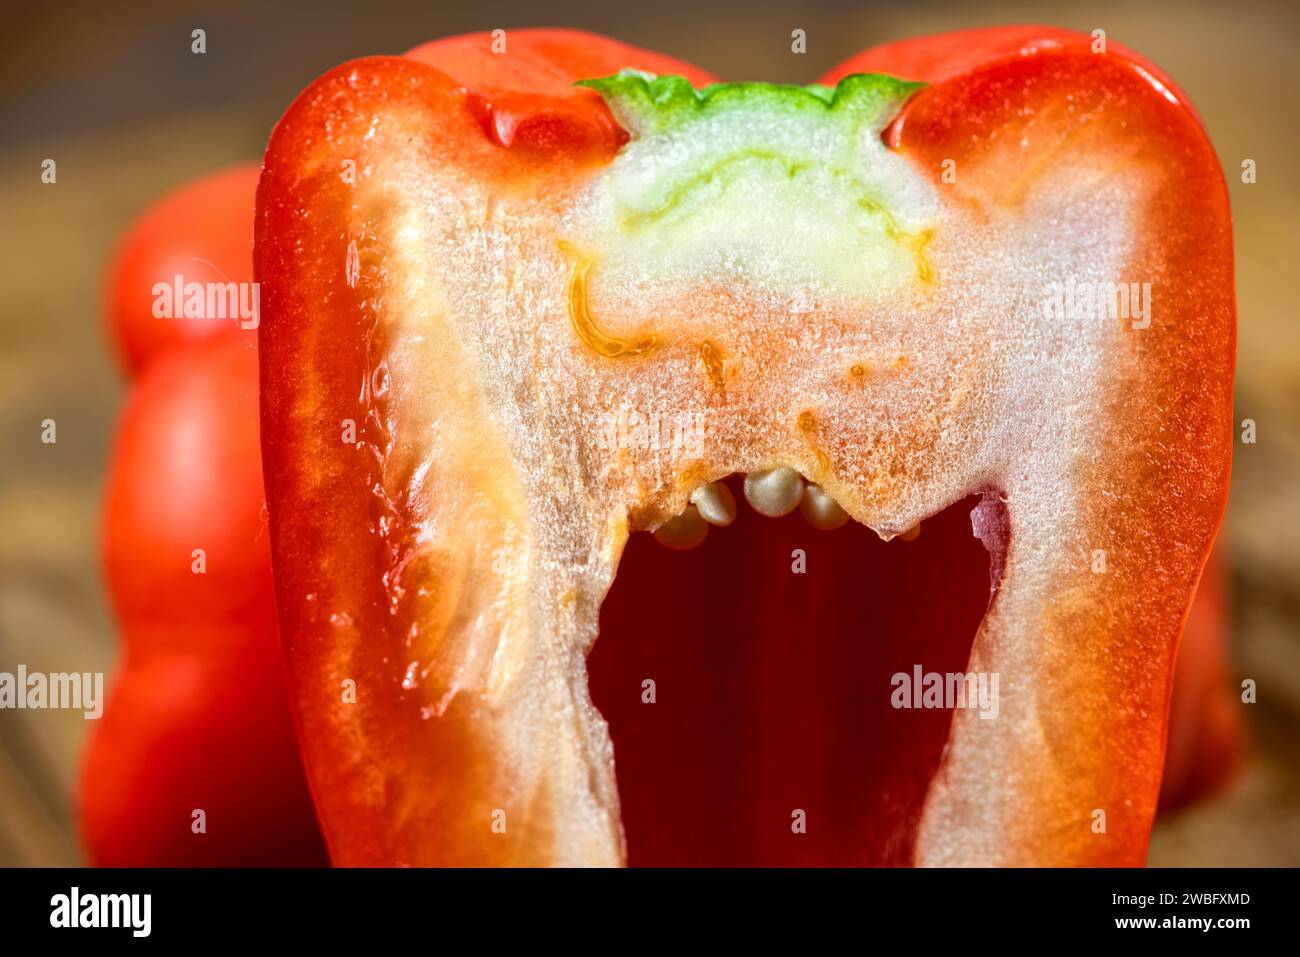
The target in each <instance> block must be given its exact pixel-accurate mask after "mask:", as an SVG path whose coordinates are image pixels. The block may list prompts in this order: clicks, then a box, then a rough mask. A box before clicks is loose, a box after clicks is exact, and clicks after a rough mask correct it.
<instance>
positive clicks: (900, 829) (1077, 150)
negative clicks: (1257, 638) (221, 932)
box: [255, 27, 1235, 864]
mask: <svg viewBox="0 0 1300 957" xmlns="http://www.w3.org/2000/svg"><path fill="white" fill-rule="evenodd" d="M502 39H504V44H505V46H504V48H502V47H501V41H502ZM494 44H495V46H494ZM882 74H883V75H882ZM579 81H581V82H580V83H579ZM710 83H711V78H710V77H709V76H708V75H707V74H705V73H703V72H702V71H700V70H698V69H696V68H693V67H691V66H688V65H686V64H682V63H678V62H675V61H671V60H668V59H666V58H664V57H660V56H657V55H655V54H651V53H646V52H644V51H640V50H636V49H633V48H629V47H626V46H624V45H622V44H619V43H615V42H613V41H610V40H605V39H602V38H599V37H594V36H591V35H588V34H580V33H572V32H567V31H509V32H508V33H507V34H506V35H505V37H504V38H502V37H497V38H496V39H495V40H494V38H493V37H491V36H489V35H474V36H466V37H458V38H454V39H451V40H444V41H438V42H436V43H431V44H428V45H426V46H422V47H419V48H417V49H415V50H413V51H411V52H410V53H408V54H407V55H405V56H402V57H375V58H367V59H363V60H357V61H354V62H351V63H347V64H344V65H343V66H341V67H339V68H337V69H336V70H333V71H331V72H330V73H328V74H326V75H325V76H323V77H322V78H320V79H319V80H317V81H316V82H315V83H314V84H312V86H311V87H309V88H308V89H307V91H306V92H305V93H303V94H302V95H301V96H300V97H299V99H298V100H297V101H296V102H295V104H294V105H293V106H292V107H291V108H290V110H289V111H288V112H287V113H286V115H285V116H284V118H283V119H282V120H281V122H280V124H279V125H278V126H277V128H276V131H275V133H274V135H273V136H272V139H271V142H270V145H269V147H268V150H267V154H266V159H265V166H264V173H263V177H262V181H261V184H260V186H259V189H258V201H257V224H256V249H255V270H256V275H257V278H258V280H259V281H260V282H261V283H262V288H263V300H262V302H263V326H262V332H261V384H262V399H261V401H262V440H263V452H264V461H265V476H266V483H267V493H268V501H269V505H270V517H271V532H272V552H273V558H274V562H275V570H276V591H277V600H278V604H279V611H280V623H281V635H282V639H283V641H284V642H285V645H286V648H287V651H288V656H289V662H290V672H291V684H292V686H293V694H294V698H295V702H296V706H297V709H298V714H299V719H300V727H301V732H302V740H303V745H304V750H305V757H306V761H307V766H308V774H309V777H310V779H311V782H312V786H313V789H314V793H315V795H316V799H317V805H318V809H319V811H320V814H321V818H322V825H323V828H324V831H325V834H326V838H327V841H328V843H329V846H330V850H331V855H332V858H333V860H334V861H335V862H336V863H341V864H571V863H595V864H613V863H619V862H623V861H627V862H629V863H633V864H636V863H650V864H658V863H708V864H719V863H722V864H726V863H730V864H746V863H748V864H771V863H822V864H870V863H889V864H907V863H917V864H952V863H963V864H969V863H979V864H1137V863H1140V862H1141V861H1142V860H1143V859H1144V856H1145V852H1146V844H1147V839H1148V834H1149V830H1150V826H1151V821H1152V817H1153V814H1154V811H1155V807H1156V800H1157V793H1158V790H1159V786H1160V779H1161V767H1162V762H1163V757H1164V743H1165V734H1166V719H1167V713H1168V705H1169V696H1170V692H1171V686H1172V681H1171V675H1172V674H1173V670H1174V661H1175V652H1176V649H1177V646H1178V641H1179V635H1180V632H1181V629H1182V624H1183V621H1184V618H1185V616H1186V614H1187V611H1188V608H1189V605H1190V603H1191V600H1192V596H1193V593H1194V591H1195V588H1196V584H1197V580H1198V577H1199V576H1200V574H1201V570H1202V566H1203V565H1204V562H1205V560H1206V556H1207V554H1208V552H1209V550H1210V547H1211V544H1212V542H1213V539H1214V535H1215V532H1216V529H1217V527H1218V524H1219V521H1220V518H1221V514H1222V510H1223V505H1224V501H1225V497H1226V493H1227V483H1228V472H1229V463H1230V455H1231V432H1232V430H1231V402H1232V376H1233V354H1234V337H1235V307H1234V302H1233V291H1232V249H1231V229H1230V220H1229V209H1228V201H1227V192H1226V189H1225V185H1224V182H1223V177H1222V174H1221V172H1220V170H1219V167H1218V163H1217V160H1216V159H1215V156H1214V152H1213V150H1212V148H1211V146H1210V144H1209V142H1208V140H1207V138H1206V136H1205V133H1204V131H1203V130H1202V128H1201V126H1200V123H1199V121H1198V120H1197V117H1196V115H1195V114H1194V112H1193V111H1192V110H1191V108H1190V107H1189V106H1187V105H1186V102H1185V99H1184V97H1183V96H1182V94H1181V93H1180V92H1179V91H1178V90H1177V88H1176V87H1175V86H1174V85H1173V83H1172V82H1171V81H1170V80H1169V79H1168V78H1167V77H1166V76H1164V75H1163V74H1162V73H1161V72H1160V71H1159V70H1158V69H1156V68H1155V67H1154V66H1152V65H1151V64H1149V63H1147V62H1146V61H1144V60H1142V59H1141V58H1140V57H1138V56H1136V55H1135V54H1133V53H1131V52H1129V51H1127V50H1124V49H1122V48H1120V47H1118V46H1117V45H1115V44H1111V45H1110V46H1109V48H1108V49H1106V50H1105V51H1104V52H1094V49H1093V41H1092V39H1091V38H1090V37H1085V36H1080V35H1077V34H1072V33H1068V32H1065V31H1059V30H1051V29H1044V28H1037V27H1034V28H1019V27H1017V28H1001V29H996V30H988V31H976V32H973V33H960V34H951V35H944V36H938V37H930V38H925V39H922V40H917V41H908V42H906V43H902V44H895V45H890V46H886V47H882V48H878V49H876V50H873V51H868V52H867V53H864V54H862V55H860V56H858V57H855V58H853V59H851V60H850V61H848V62H847V63H846V64H844V65H842V66H841V67H839V68H837V69H836V70H835V71H832V73H831V74H829V75H828V76H827V77H826V78H825V79H824V81H823V84H822V85H819V86H813V87H788V86H778V85H772V84H724V85H714V86H710V85H709V84H710ZM575 84H578V85H575ZM1103 292H1105V293H1106V298H1105V299H1102V298H1100V294H1101V293H1103ZM1120 292H1122V293H1123V298H1122V299H1121V298H1119V296H1118V294H1119V293H1120ZM741 475H744V476H745V479H744V481H743V482H742V481H741V479H740V478H739V476H741ZM728 476H733V477H732V478H730V479H729V478H728ZM742 492H743V494H744V496H745V498H746V499H748V501H749V503H750V505H751V506H752V508H741V509H738V508H737V506H736V498H737V495H738V493H742ZM796 508H798V509H800V510H801V511H802V513H803V515H804V519H800V517H799V516H795V515H793V514H792V512H793V511H794V510H795V509H796ZM967 513H969V514H970V518H969V519H968V518H967ZM782 516H788V517H782ZM848 518H852V519H854V520H855V521H854V522H853V523H850V524H847V525H845V524H844V523H845V522H846V521H847V519H848ZM923 520H924V529H923V530H921V524H922V521H923ZM715 525H716V526H727V525H729V526H731V527H729V528H727V529H726V530H725V531H723V532H720V533H718V534H709V528H710V526H715ZM840 526H843V527H840ZM835 529H838V530H835ZM638 530H650V531H654V532H655V537H656V538H657V539H659V541H660V542H661V543H663V544H666V545H669V546H670V547H671V548H674V549H692V550H688V551H684V552H681V553H678V552H671V551H668V550H657V549H656V546H655V545H654V543H653V542H652V541H650V538H649V536H633V535H631V534H630V533H632V532H635V531H638ZM972 530H973V531H974V535H975V537H974V538H972V537H971V534H970V533H971V531H972ZM918 531H919V534H918ZM873 533H874V534H873ZM706 535H707V536H708V537H707V539H706ZM890 539H901V541H894V542H892V543H889V544H886V542H888V541H889V540H890ZM981 546H983V547H981ZM616 571H617V579H616V578H615V572H616ZM989 577H991V579H992V590H991V593H990V586H989ZM598 631H599V633H600V635H601V637H600V641H599V643H598V644H597V643H596V636H597V633H598ZM972 635H973V636H974V637H973V643H972V637H971V636H972ZM593 646H594V648H593ZM950 676H953V677H955V678H956V680H955V681H954V680H953V677H950ZM967 679H969V681H967ZM967 691H969V692H970V696H969V698H967V696H966V692H967ZM616 762H617V770H618V774H617V778H616V776H615V765H616Z"/></svg>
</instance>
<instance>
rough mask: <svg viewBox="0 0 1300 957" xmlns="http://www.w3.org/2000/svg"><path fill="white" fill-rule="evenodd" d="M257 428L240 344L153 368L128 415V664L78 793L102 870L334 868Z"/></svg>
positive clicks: (122, 535)
mask: <svg viewBox="0 0 1300 957" xmlns="http://www.w3.org/2000/svg"><path fill="white" fill-rule="evenodd" d="M256 423H257V354H256V351H255V349H254V348H253V346H252V345H251V344H250V343H248V342H246V341H244V340H242V339H241V338H239V337H235V336H218V337H215V338H211V339H208V340H205V341H199V342H194V343H190V344H188V345H186V346H185V347H184V348H175V349H172V350H171V351H170V352H169V353H168V354H166V355H164V356H162V357H159V358H157V359H155V361H153V362H152V363H151V364H150V366H149V368H148V369H147V370H146V371H145V373H144V374H143V376H142V377H141V379H140V380H139V381H138V382H137V383H136V384H135V386H134V388H133V389H132V391H131V393H130V396H129V398H128V402H127V405H126V408H125V409H124V410H123V413H122V416H121V419H120V421H119V424H118V431H117V436H116V441H115V444H114V448H113V452H112V457H111V464H110V470H109V477H108V486H107V489H106V491H105V499H104V525H103V556H104V564H105V570H106V575H107V579H108V586H109V592H110V595H111V598H112V601H113V608H114V611H115V612H116V615H117V619H118V621H119V623H120V628H121V632H122V642H123V646H124V655H123V658H122V660H121V662H120V663H119V666H118V670H117V673H116V674H115V675H114V676H113V679H112V683H111V687H110V692H109V697H108V701H107V705H106V707H105V710H104V714H103V717H102V718H100V719H99V720H98V721H96V722H94V723H93V724H92V725H91V729H90V735H91V737H90V741H89V745H88V748H87V751H86V754H85V756H84V763H83V767H82V771H81V780H80V782H79V788H78V805H79V806H78V811H79V817H80V821H81V827H82V832H83V836H84V839H85V843H86V847H87V849H88V851H89V856H90V859H91V861H92V862H93V863H95V864H98V865H105V866H191V865H195V866H225V865H281V864H283V865H311V864H322V863H325V855H324V849H323V846H322V844H321V840H320V837H319V834H318V831H317V828H316V824H315V817H314V814H313V811H312V807H311V802H310V798H309V796H308V793H307V788H306V785H305V782H304V780H303V775H302V770H301V762H300V760H299V757H298V751H297V744H296V740H295V734H294V729H293V723H292V719H291V717H290V714H289V710H288V708H287V699H286V694H285V687H284V678H283V667H282V662H281V657H280V652H279V641H278V635H277V632H276V626H275V610H274V597H273V594H272V584H271V555H270V548H269V543H268V536H267V532H266V527H265V516H264V497H263V494H262V479H261V469H260V456H259V452H258V432H257V425H256ZM196 548H202V549H204V550H205V552H206V566H207V571H206V574H194V573H193V571H192V570H191V569H192V563H193V561H194V559H193V557H192V552H193V550H194V549H196ZM196 809H202V810H203V811H204V812H205V813H206V828H207V831H206V833H203V834H195V833H194V832H193V831H192V830H191V825H192V823H193V818H192V814H193V812H194V810H196Z"/></svg>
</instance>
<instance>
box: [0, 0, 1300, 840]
mask: <svg viewBox="0 0 1300 957" xmlns="http://www.w3.org/2000/svg"><path fill="white" fill-rule="evenodd" d="M271 7H272V5H265V4H255V3H253V2H251V0H235V2H226V3H222V4H220V5H215V4H208V5H205V4H188V5H187V4H180V5H174V4H172V5H169V4H162V3H143V4H136V5H133V6H125V7H123V6H114V7H113V8H112V9H111V10H109V9H107V8H103V7H101V6H99V5H95V4H89V3H83V4H63V5H57V6H51V7H42V8H33V9H25V10H24V12H23V13H22V14H21V15H19V16H18V17H17V19H16V20H15V21H14V22H13V23H11V24H10V28H9V29H7V30H6V31H5V34H4V36H3V37H0V53H3V60H4V62H6V64H7V65H9V66H10V68H11V69H10V72H9V73H8V74H6V75H5V78H4V79H3V81H0V90H2V91H3V94H4V96H3V97H0V104H3V105H0V129H4V131H5V132H4V139H3V141H2V142H0V223H2V224H3V227H4V228H3V233H2V234H0V235H2V238H0V243H3V256H0V282H2V283H3V289H4V297H3V300H0V302H3V306H2V307H0V309H2V310H3V311H2V312H0V670H10V671H12V670H14V668H16V666H17V664H18V663H25V664H27V665H28V667H29V668H31V669H33V670H42V671H51V670H53V671H62V670H77V671H85V670H91V671H97V670H110V669H111V667H112V663H113V660H114V657H115V654H116V649H115V644H114V639H113V628H112V623H111V621H110V619H109V615H108V612H107V609H106V606H105V601H104V596H103V591H102V583H101V581H100V577H99V568H98V563H97V554H96V548H97V508H98V501H99V489H100V484H101V478H102V471H103V465H104V459H105V455H106V452H107V447H108V442H109V438H110V435H111V430H112V424H113V418H114V412H115V409H116V407H117V406H118V404H119V401H120V397H121V385H120V383H119V380H118V376H117V373H116V370H115V368H114V365H113V362H112V360H111V352H110V347H109V344H108V342H107V341H106V338H105V334H104V332H103V327H102V324H101V323H102V316H101V302H100V282H101V270H102V265H103V262H104V259H105V256H106V254H107V251H108V250H109V248H110V245H111V243H112V241H113V238H114V237H115V236H116V234H117V233H118V232H119V231H120V230H121V228H122V226H123V225H124V224H125V223H126V222H127V220H128V219H129V218H130V216H131V215H133V214H134V213H135V212H136V211H138V210H139V209H141V208H142V207H143V206H145V205H146V204H147V203H148V202H149V201H150V200H151V199H152V198H154V197H156V196H157V195H158V194H160V193H161V192H163V191H165V190H166V189H168V188H170V187H172V186H174V185H177V184H179V183H181V182H183V181H185V180H186V179H188V178H191V177H193V176H196V175H199V174H201V173H204V172H207V171H209V170H212V169H216V168H218V167H221V166H223V165H226V164H228V163H231V162H234V161H237V160H243V159H249V158H253V157H256V156H257V155H259V153H260V151H261V147H262V145H263V143H264V142H265V137H266V135H267V133H268V132H269V129H270V125H271V123H272V122H273V121H274V119H275V118H276V116H278V115H279V113H280V112H281V111H282V110H283V108H284V106H285V105H287V103H288V100H289V98H290V97H291V96H292V95H293V93H294V92H295V91H296V90H297V89H300V88H301V87H302V86H304V85H305V84H306V83H307V82H309V81H310V80H311V79H312V78H313V77H314V76H315V75H317V74H318V73H320V72H322V71H323V70H324V69H326V68H328V67H330V66H332V65H334V64H335V63H337V62H340V61H342V60H343V59H346V58H347V57H349V56H354V55H360V54H363V53H393V52H399V51H400V50H402V49H405V48H407V47H410V46H413V45H415V44H416V43H418V42H420V41H423V40H426V39H431V38H433V37H436V36H440V35H445V34H448V33H454V32H460V31H463V30H469V29H491V28H493V27H496V26H507V27H509V26H513V25H522V24H531V23H536V22H541V21H548V22H554V23H560V22H563V23H566V24H569V25H574V26H583V27H587V28H590V29H596V30H599V31H602V32H607V33H610V34H612V35H615V36H618V37H620V38H621V39H624V40H627V41H629V42H633V43H639V44H642V45H645V46H649V47H654V48H657V49H661V50H663V51H664V52H668V53H672V54H676V55H679V56H683V57H685V58H687V59H691V60H695V61H696V62H698V63H700V64H702V65H704V66H707V67H710V68H711V69H713V70H715V71H716V72H717V73H719V74H720V75H722V76H724V77H728V78H733V79H754V78H760V77H762V78H766V79H773V80H787V81H789V80H804V81H807V80H811V79H813V78H815V77H816V76H817V75H818V74H820V73H821V72H822V71H823V70H825V69H827V68H829V67H830V66H832V65H833V64H834V63H835V62H837V61H838V60H839V59H841V58H843V57H844V56H847V55H848V54H850V53H852V52H854V51H856V50H858V49H861V48H863V47H866V46H869V45H871V44H873V43H878V42H882V41H884V40H888V39H897V38H900V37H904V36H911V35H915V34H920V33H928V32H934V31H939V30H947V29H955V28H959V27H966V26H978V25H987V24H990V23H1001V22H1017V21H1019V22H1051V23H1055V24H1059V25H1062V26H1069V27H1074V28H1076V29H1081V30H1091V29H1093V28H1095V27H1101V28H1103V29H1105V30H1106V31H1107V34H1108V36H1109V37H1111V38H1112V39H1114V40H1118V41H1120V42H1122V43H1125V44H1127V45H1129V46H1131V47H1134V48H1136V49H1137V50H1139V51H1141V52H1142V53H1144V54H1146V55H1147V56H1149V57H1150V58H1151V59H1153V60H1154V61H1155V62H1157V63H1159V64H1160V65H1161V66H1162V67H1164V68H1165V69H1166V70H1167V71H1168V72H1169V73H1170V74H1171V75H1172V76H1174V77H1175V78H1176V79H1177V81H1178V82H1179V83H1180V84H1181V85H1182V86H1183V87H1184V89H1185V90H1186V91H1187V93H1188V94H1189V95H1190V97H1191V99H1192V101H1193V102H1194V103H1195V104H1196V106H1197V108H1198V110H1199V111H1200V113H1201V115H1202V117H1203V118H1204V120H1205V122H1206V125H1207V127H1208V129H1209V131H1210V134H1211V137H1212V139H1213V140H1214V142H1215V145H1216V147H1217V149H1218V150H1219V154H1220V157H1221V160H1222V162H1223V165H1224V168H1225V171H1226V173H1227V176H1228V181H1229V185H1230V189H1231V193H1232V199H1233V204H1234V210H1235V217H1236V233H1237V251H1238V293H1239V306H1240V346H1239V357H1238V370H1239V375H1238V418H1239V419H1240V418H1243V417H1250V418H1254V419H1255V420H1256V422H1257V423H1258V428H1259V441H1258V444H1256V445H1254V446H1247V447H1239V448H1238V454H1237V459H1236V464H1235V474H1234V482H1233V493H1232V500H1231V505H1230V508H1229V515H1228V523H1227V534H1228V536H1229V546H1230V554H1231V557H1232V566H1233V568H1232V580H1233V589H1234V600H1235V609H1236V610H1235V626H1236V636H1237V637H1236V649H1235V652H1236V657H1237V668H1238V671H1239V673H1240V674H1241V675H1243V676H1249V677H1253V678H1255V679H1256V680H1257V681H1258V683H1259V689H1260V694H1259V704H1257V705H1255V706H1253V707H1251V708H1250V709H1249V719H1250V723H1251V726H1252V728H1253V736H1254V748H1255V755H1254V759H1253V760H1252V762H1251V764H1250V765H1249V767H1248V769H1247V771H1246V773H1245V774H1244V776H1243V777H1242V778H1241V780H1240V781H1239V782H1238V783H1237V784H1236V785H1235V786H1234V787H1233V788H1232V789H1230V790H1229V791H1228V792H1227V793H1226V794H1224V795H1222V796H1221V797H1219V798H1216V799H1214V800H1212V801H1209V802H1206V803H1204V804H1201V805H1199V806H1197V807H1195V808H1192V809H1190V810H1187V811H1184V812H1181V813H1178V814H1176V815H1171V816H1169V817H1166V818H1162V819H1161V820H1160V821H1159V822H1158V825H1157V829H1156V834H1155V837H1154V840H1153V842H1152V847H1151V854H1150V862H1151V863H1152V864H1168V865H1184V864H1231V865H1246V864H1274V865H1276V864H1290V865H1295V864H1300V769H1298V767H1297V756H1298V754H1300V636H1297V623H1298V622H1300V582H1298V580H1297V579H1298V576H1300V539H1297V537H1296V534H1295V533H1296V530H1297V529H1300V487H1298V483H1297V476H1298V474H1300V325H1298V324H1297V320H1296V312H1295V288H1296V283H1295V277H1296V265H1297V262H1298V260H1300V257H1298V255H1297V254H1298V252H1300V247H1298V244H1297V238H1296V237H1297V230H1296V228H1295V223H1296V222H1297V221H1300V180H1298V179H1297V176H1296V168H1295V157H1296V156H1297V153H1298V152H1300V123H1298V122H1297V119H1298V117H1297V112H1298V111H1297V106H1296V90H1297V89H1300V84H1297V67H1296V60H1297V58H1296V56H1295V54H1294V51H1293V49H1292V45H1293V43H1294V41H1295V39H1296V37H1297V36H1298V35H1300V32H1298V31H1297V26H1300V14H1298V13H1297V10H1296V8H1295V7H1294V6H1292V5H1289V4H1286V3H1235V4H1231V5H1223V4H1217V3H1145V4H1144V3H1129V2H1112V3H1106V2H1103V3H1095V2H1090V3H1087V4H1068V3H1049V4H1028V3H999V4H992V3H987V4H973V3H956V2H952V3H939V4H934V5H931V6H928V7H925V8H924V9H920V8H918V5H915V4H902V3H898V4H890V3H865V4H855V5H850V4H844V3H835V2H823V3H800V4H794V3H791V4H789V5H788V6H786V7H781V6H772V7H767V6H761V5H751V4H743V5H742V4H740V3H735V2H730V0H727V2H710V3H704V4H682V5H680V6H674V5H672V4H666V3H657V4H654V5H653V7H652V8H651V7H647V6H644V5H641V6H638V5H629V6H626V7H622V8H620V7H619V6H618V5H611V4H608V3H599V4H597V3H587V2H581V3H572V4H565V3H551V4H547V5H545V6H536V5H528V4H521V3H513V4H512V3H506V4H500V5H497V6H496V7H495V8H494V13H493V16H494V17H495V18H496V19H493V20H490V21H489V20H483V19H482V18H481V17H479V16H477V15H476V14H475V13H474V11H473V10H472V9H471V6H468V5H467V6H464V7H463V8H458V9H457V10H455V11H452V10H447V11H439V10H436V9H434V8H433V7H431V6H430V5H428V4H424V3H415V2H411V3H401V4H394V5H391V6H390V7H389V8H387V9H384V5H382V4H370V3H368V4H365V5H364V7H363V6H359V5H358V6H356V7H353V6H350V5H348V4H344V3H340V2H326V3H321V4H311V5H308V4H304V3H289V4H284V5H274V8H273V9H270V8H271ZM194 25H207V26H208V27H209V28H210V30H209V49H210V52H209V54H208V58H207V59H206V60H199V59H198V58H192V57H190V55H189V54H188V43H189V31H190V29H191V28H192V26H194ZM795 27H800V28H802V29H805V30H806V31H807V33H808V47H809V49H808V53H807V54H806V55H804V56H802V57H798V56H794V55H792V54H790V53H789V47H788V43H789V35H790V30H791V29H793V28H795ZM45 157H54V158H56V159H57V161H58V183H57V185H54V186H43V185H42V184H41V183H40V179H39V174H40V161H41V160H42V159H43V158H45ZM1245 158H1252V159H1255V160H1256V162H1257V163H1258V169H1259V182H1258V183H1257V184H1256V185H1253V186H1246V185H1243V184H1242V183H1241V182H1240V179H1239V175H1238V170H1239V169H1240V163H1241V161H1242V160H1243V159H1245ZM45 418H53V419H55V420H57V422H58V430H59V431H58V443H57V444H56V445H51V446H46V445H42V444H41V442H40V439H39V432H40V422H41V420H42V419H45ZM1288 529H1290V531H1289V532H1288V531H1287V530H1288ZM85 730H86V722H85V721H84V720H83V719H82V717H81V716H80V713H69V712H59V711H25V712H12V711H11V712H0V865H13V864H63V863H75V862H77V861H78V860H79V859H80V852H79V850H78V843H77V839H76V836H75V828H74V824H73V814H72V797H71V795H72V792H73V781H74V777H75V770H76V761H77V754H78V748H79V746H80V742H81V738H82V736H83V734H84V733H85Z"/></svg>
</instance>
